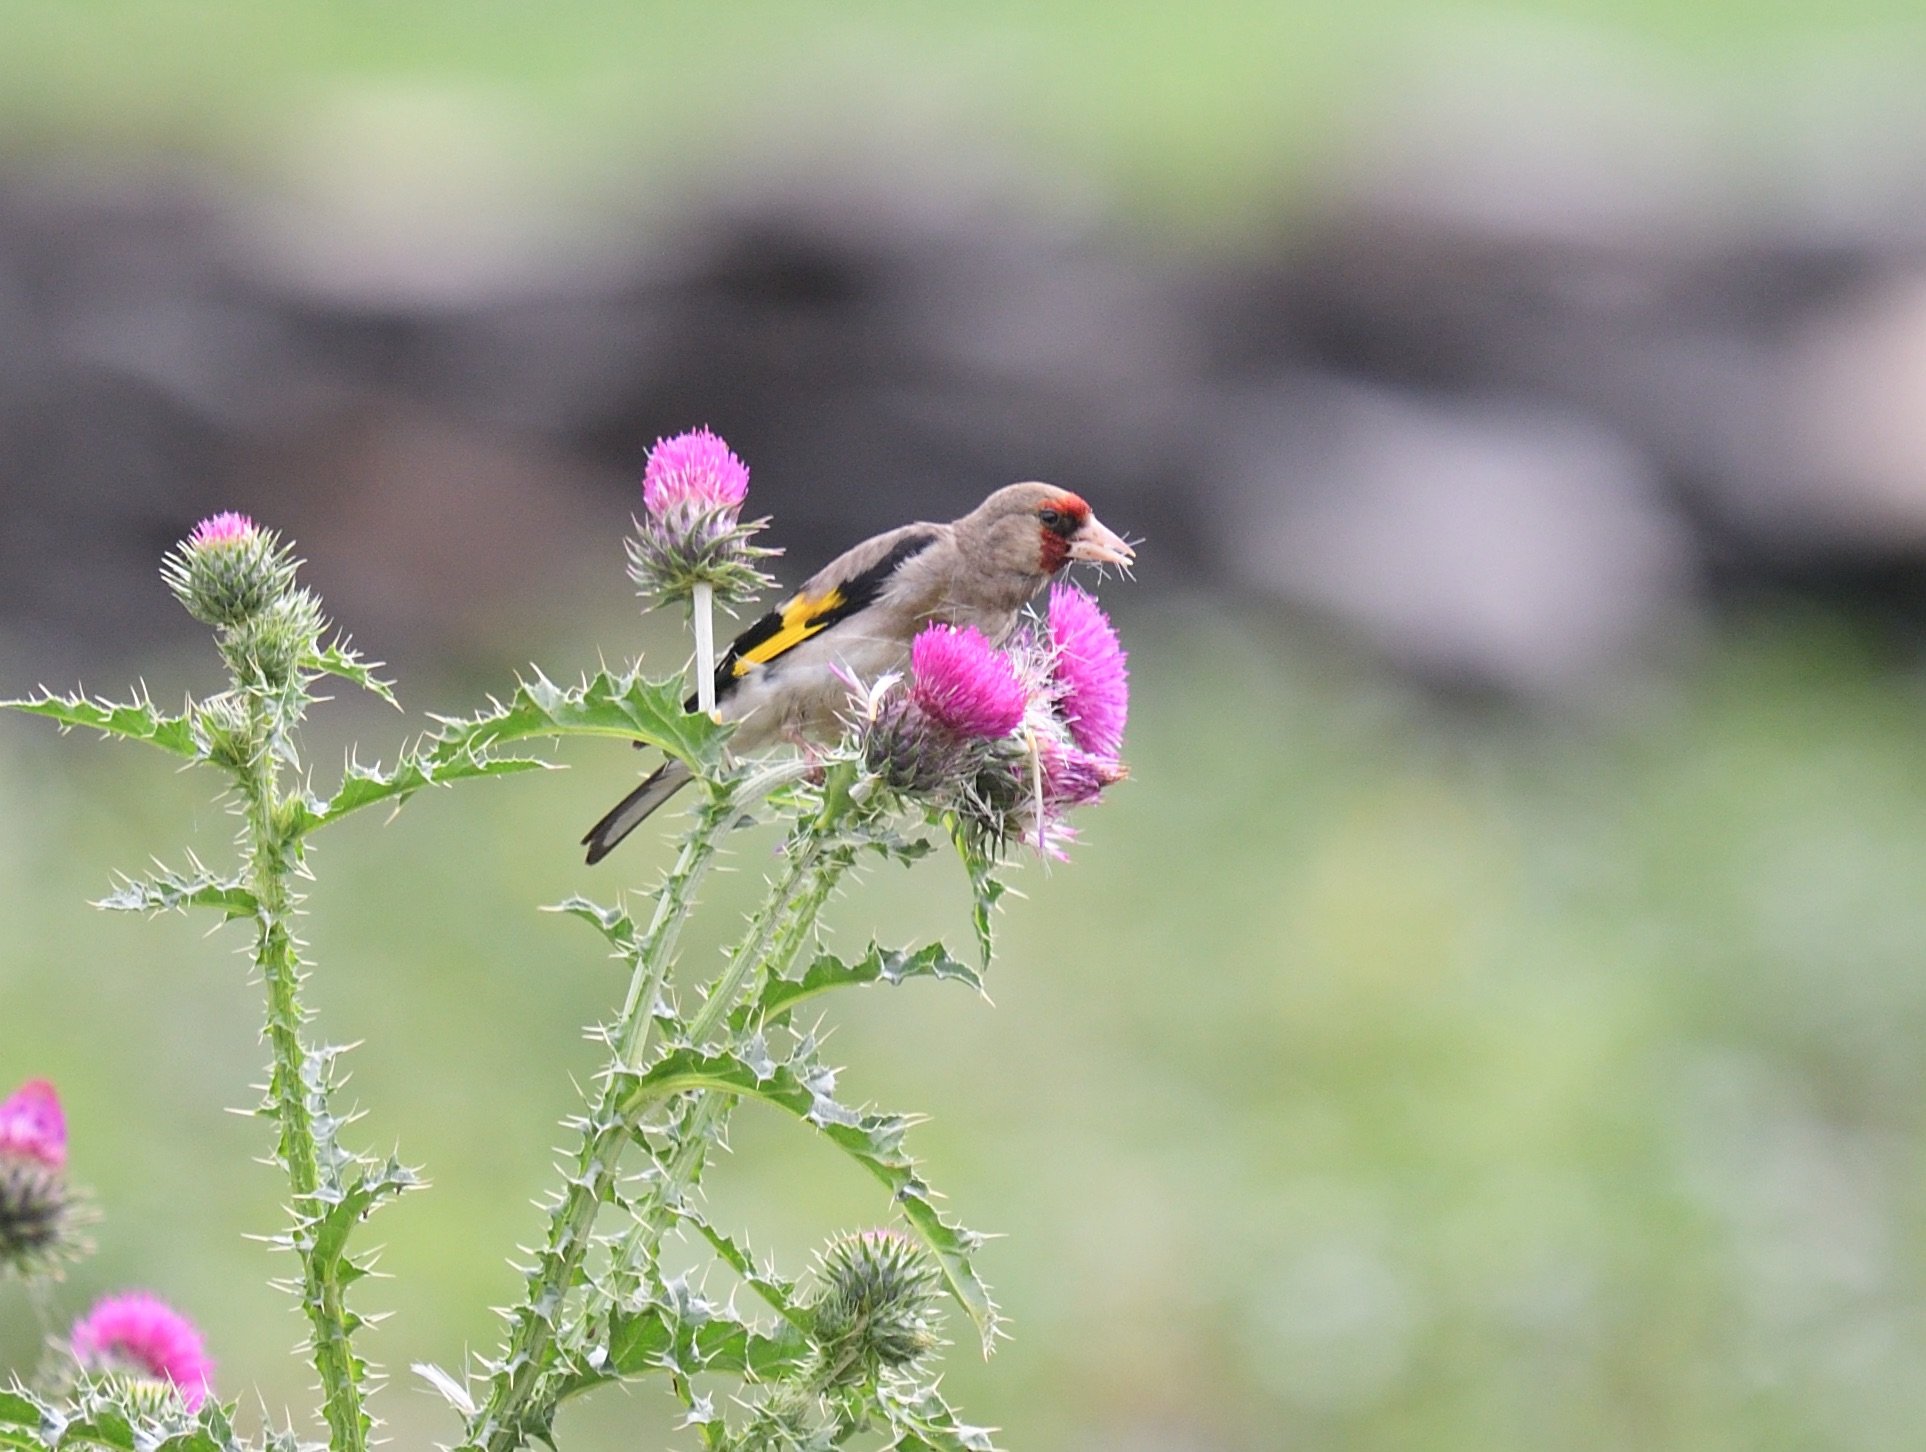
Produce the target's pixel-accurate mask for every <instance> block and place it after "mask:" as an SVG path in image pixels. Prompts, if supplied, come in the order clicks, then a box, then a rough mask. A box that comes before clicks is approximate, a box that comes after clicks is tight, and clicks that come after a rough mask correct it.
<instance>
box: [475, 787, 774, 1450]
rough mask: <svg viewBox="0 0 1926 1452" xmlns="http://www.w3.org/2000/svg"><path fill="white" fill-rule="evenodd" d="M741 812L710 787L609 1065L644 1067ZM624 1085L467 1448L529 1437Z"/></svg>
mask: <svg viewBox="0 0 1926 1452" xmlns="http://www.w3.org/2000/svg"><path fill="white" fill-rule="evenodd" d="M737 810H738V806H737V801H736V795H735V793H734V791H732V790H731V788H730V787H729V786H728V785H727V784H721V785H711V786H710V787H709V800H708V801H707V802H706V803H705V804H704V805H703V807H702V808H701V810H700V811H699V812H698V813H697V816H696V821H695V825H694V826H693V827H691V828H690V830H689V833H688V835H687V836H686V837H685V838H684V839H683V843H682V850H681V852H680V853H679V854H678V855H677V857H676V861H675V865H674V866H673V867H671V868H670V869H669V875H668V877H667V878H666V879H665V880H664V881H663V884H662V887H661V889H660V891H659V893H658V895H657V898H656V908H655V914H654V916H653V917H652V918H651V919H650V922H649V926H648V929H647V931H646V932H645V933H644V934H643V935H642V937H641V939H640V940H639V941H638V945H637V951H636V955H635V966H634V970H633V971H632V972H631V974H630V976H629V990H628V995H627V997H626V998H625V999H624V1000H623V1004H622V1012H621V1015H620V1017H619V1018H618V1019H617V1021H616V1023H615V1026H614V1030H613V1033H612V1036H611V1039H610V1043H611V1047H612V1049H613V1051H614V1062H613V1064H612V1065H611V1068H612V1069H618V1070H619V1069H629V1070H634V1069H639V1068H640V1067H641V1066H642V1063H643V1060H644V1058H645V1056H646V1055H647V1053H648V1049H649V1043H650V1037H651V1034H652V1032H653V1029H654V1024H655V1004H656V999H657V997H658V996H659V995H660V993H661V991H662V985H663V982H664V980H665V979H666V978H667V975H668V971H669V965H670V963H671V962H672V961H673V959H674V957H675V945H676V939H677V937H678V936H679V935H680V933H681V930H682V925H683V923H684V922H685V921H687V919H688V916H689V912H690V909H691V908H693V907H694V905H695V899H696V888H697V886H698V885H699V883H700V882H701V880H702V878H703V875H704V874H705V873H706V872H707V871H708V869H709V868H710V866H711V865H712V864H713V863H714V861H715V857H716V852H717V850H718V848H719V847H720V846H721V842H722V837H723V835H724V834H725V833H726V832H727V831H728V829H729V827H730V825H731V823H732V821H733V820H734V817H735V813H736V811H737ZM619 1084H620V1080H619V1079H618V1077H617V1076H616V1074H614V1073H610V1074H609V1075H608V1076H607V1077H605V1078H604V1080H603V1083H602V1087H601V1090H600V1091H599V1093H598V1094H597V1097H596V1101H595V1105H594V1107H593V1108H592V1110H591V1111H590V1114H589V1117H588V1121H587V1123H586V1124H585V1125H584V1127H583V1130H582V1143H581V1148H580V1149H579V1150H578V1151H577V1153H576V1157H575V1171H574V1173H573V1174H571V1175H570V1176H569V1179H568V1185H567V1188H566V1189H565V1190H564V1191H563V1192H562V1195H561V1198H560V1199H559V1201H558V1202H557V1203H556V1205H555V1206H554V1208H553V1210H552V1211H551V1213H550V1217H549V1234H548V1241H547V1244H546V1245H545V1246H544V1247H543V1249H542V1253H541V1256H540V1258H539V1259H538V1260H537V1261H536V1263H535V1265H534V1267H533V1268H532V1269H531V1270H530V1272H529V1276H528V1292H527V1294H526V1295H525V1296H524V1298H523V1300H522V1303H521V1305H520V1306H518V1307H517V1308H516V1310H515V1311H514V1313H513V1315H512V1317H511V1319H510V1322H509V1332H508V1340H507V1345H506V1347H505V1348H504V1351H503V1354H502V1356H501V1359H500V1361H499V1363H498V1370H497V1372H496V1375H495V1377H494V1379H493V1382H492V1383H491V1386H490V1390H489V1396H488V1400H487V1401H486V1402H485V1403H484V1404H483V1405H482V1407H481V1408H480V1409H479V1410H478V1411H477V1412H476V1413H475V1414H474V1416H473V1417H471V1418H470V1419H469V1424H468V1428H467V1435H466V1440H465V1441H464V1442H463V1444H462V1445H463V1447H464V1448H477V1447H485V1448H487V1449H489V1452H508V1449H511V1448H515V1447H519V1446H520V1445H522V1443H523V1442H524V1441H525V1440H526V1437H527V1433H526V1430H525V1429H524V1426H523V1423H524V1421H525V1419H526V1416H527V1413H528V1410H529V1407H530V1404H531V1401H532V1399H533V1394H534V1393H535V1391H536V1389H537V1387H538V1385H539V1383H540V1380H541V1374H542V1371H543V1370H544V1368H545V1367H546V1365H547V1352H548V1349H549V1347H550V1345H551V1343H552V1342H553V1341H554V1339H555V1336H556V1334H557V1330H558V1326H557V1322H558V1319H559V1318H560V1316H561V1315H562V1313H563V1301H564V1299H565V1298H566V1295H567V1292H568V1289H569V1287H570V1286H572V1285H573V1284H574V1283H575V1280H576V1277H577V1274H578V1273H579V1271H580V1270H581V1267H582V1263H583V1261H584V1260H586V1259H587V1257H588V1252H589V1249H590V1246H591V1244H592V1240H593V1237H592V1232H593V1229H594V1226H595V1217H596V1213H597V1212H598V1211H599V1210H600V1209H601V1207H602V1205H603V1204H604V1203H606V1201H607V1199H608V1196H609V1194H610V1192H611V1191H612V1189H613V1188H614V1185H615V1183H616V1181H617V1179H618V1178H619V1164H620V1160H621V1155H622V1149H623V1147H624V1145H625V1144H626V1142H627V1140H628V1138H629V1125H628V1122H627V1120H626V1118H625V1117H624V1115H623V1114H622V1112H621V1108H620V1105H619V1104H618V1103H617V1096H618V1093H619Z"/></svg>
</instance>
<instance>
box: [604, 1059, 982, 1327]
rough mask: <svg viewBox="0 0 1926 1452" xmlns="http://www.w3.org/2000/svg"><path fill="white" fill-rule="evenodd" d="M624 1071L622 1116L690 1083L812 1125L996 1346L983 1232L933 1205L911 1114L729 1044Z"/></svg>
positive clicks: (811, 1070) (816, 1070)
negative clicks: (900, 1219)
mask: <svg viewBox="0 0 1926 1452" xmlns="http://www.w3.org/2000/svg"><path fill="white" fill-rule="evenodd" d="M799 1067H800V1069H801V1071H802V1072H801V1073H798V1068H799ZM625 1077H626V1079H627V1085H626V1088H625V1090H624V1092H623V1094H622V1097H621V1101H620V1107H621V1112H622V1115H623V1117H624V1118H625V1119H628V1120H631V1121H633V1120H634V1119H635V1117H636V1116H637V1115H638V1114H639V1113H640V1112H641V1111H642V1110H643V1109H644V1108H646V1107H647V1106H648V1105H650V1104H652V1103H656V1102H659V1101H660V1100H663V1099H666V1098H669V1097H670V1096H672V1095H675V1094H680V1093H684V1092H687V1091H689V1090H692V1089H708V1090H714V1091H717V1092H720V1093H723V1094H734V1095H741V1096H743V1097H746V1098H753V1099H760V1100H762V1101H763V1102H764V1103H765V1104H773V1105H775V1106H776V1107H777V1108H778V1109H782V1110H784V1111H786V1112H788V1113H789V1114H792V1115H794V1116H795V1117H796V1118H798V1119H800V1120H802V1121H803V1122H804V1123H806V1124H808V1125H810V1126H812V1127H813V1128H814V1129H815V1130H816V1132H817V1133H818V1134H820V1135H822V1136H823V1137H824V1138H825V1139H827V1140H829V1141H830V1143H832V1144H834V1145H835V1146H836V1147H837V1148H838V1149H840V1150H842V1151H843V1152H844V1153H845V1154H847V1155H849V1156H850V1157H851V1158H852V1159H854V1160H855V1161H856V1162H857V1163H858V1164H860V1165H862V1166H863V1168H864V1169H866V1170H868V1171H869V1172H870V1174H871V1175H873V1176H875V1177H876V1179H878V1180H880V1181H881V1182H882V1183H883V1185H884V1187H885V1188H887V1189H888V1190H889V1192H890V1194H891V1196H892V1197H893V1199H894V1200H895V1202H896V1205H897V1208H898V1209H899V1210H901V1211H902V1213H903V1216H904V1218H905V1219H907V1220H908V1221H909V1222H910V1224H911V1226H912V1227H914V1228H915V1230H916V1232H917V1234H918V1235H920V1236H921V1237H922V1238H923V1242H924V1244H926V1245H927V1246H929V1248H930V1250H931V1252H932V1253H933V1254H934V1255H935V1256H936V1259H937V1262H938V1264H939V1265H940V1266H941V1267H942V1270H943V1279H944V1282H945V1283H946V1284H947V1286H948V1287H949V1290H950V1293H951V1294H952V1295H953V1296H955V1297H956V1300H957V1302H958V1304H960V1305H961V1306H962V1307H963V1309H964V1310H965V1311H966V1312H967V1313H968V1314H969V1317H970V1319H971V1320H972V1321H973V1322H975V1323H976V1328H977V1332H978V1334H979V1335H980V1336H981V1337H982V1340H983V1351H984V1354H985V1355H986V1356H987V1355H988V1354H989V1353H990V1352H991V1351H993V1350H994V1349H995V1343H996V1337H997V1334H998V1328H997V1314H996V1304H995V1302H993V1301H992V1300H991V1299H990V1293H989V1289H988V1287H986V1286H985V1285H984V1284H983V1281H982V1280H981V1278H980V1277H978V1275H977V1273H976V1269H975V1267H974V1266H973V1265H972V1264H971V1262H970V1256H971V1254H972V1253H973V1252H974V1251H975V1250H976V1249H977V1248H978V1247H979V1246H981V1245H982V1243H983V1237H982V1236H981V1235H979V1234H977V1233H976V1232H975V1231H972V1230H968V1229H966V1228H965V1227H963V1226H962V1225H959V1224H957V1223H956V1222H955V1221H954V1220H951V1219H950V1218H949V1217H948V1216H946V1215H944V1214H943V1213H942V1211H940V1210H938V1209H937V1207H936V1192H935V1191H934V1190H932V1189H931V1188H930V1186H929V1185H928V1184H927V1183H926V1182H925V1181H924V1180H923V1178H922V1177H921V1176H920V1175H918V1174H917V1173H916V1161H915V1160H913V1159H911V1158H910V1156H909V1155H908V1154H907V1153H906V1152H905V1151H904V1149H903V1138H904V1135H905V1134H906V1133H907V1131H908V1129H909V1127H910V1121H909V1120H907V1119H905V1118H904V1117H903V1116H901V1115H895V1114H870V1113H862V1112H859V1111H857V1110H854V1109H851V1108H849V1107H847V1106H846V1105H843V1104H839V1103H838V1102H836V1100H835V1098H834V1097H833V1095H832V1094H831V1093H830V1090H831V1088H832V1087H833V1078H834V1076H833V1075H831V1074H830V1073H829V1071H828V1070H827V1069H825V1068H823V1067H822V1066H821V1065H816V1064H809V1063H804V1064H801V1065H800V1066H798V1065H794V1064H773V1065H760V1064H758V1065H752V1064H750V1063H749V1062H748V1061H746V1060H745V1059H743V1058H741V1057H739V1056H738V1055H736V1054H733V1053H730V1052H727V1051H717V1052H708V1053H705V1052H703V1051H701V1050H698V1049H693V1048H688V1047H684V1048H679V1049H675V1050H672V1051H670V1052H669V1053H667V1054H665V1055H663V1056H662V1057H661V1058H660V1059H658V1060H656V1062H655V1063H654V1064H653V1065H651V1066H650V1067H649V1069H648V1070H647V1071H646V1072H644V1073H642V1074H637V1075H628V1076H625Z"/></svg>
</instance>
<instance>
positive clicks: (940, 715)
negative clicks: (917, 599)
mask: <svg viewBox="0 0 1926 1452" xmlns="http://www.w3.org/2000/svg"><path fill="white" fill-rule="evenodd" d="M910 674H911V678H912V680H911V685H910V699H912V700H913V701H915V703H916V704H917V706H918V707H919V708H920V709H921V710H922V711H923V713H924V714H925V715H927V716H929V717H930V718H931V719H932V720H934V721H936V722H937V723H938V724H940V725H941V726H942V727H943V728H944V729H945V730H947V731H950V732H952V733H954V734H955V735H957V736H960V737H966V738H971V739H975V740H979V741H995V740H997V739H999V738H1001V737H1004V736H1008V735H1009V734H1010V733H1011V732H1012V731H1014V730H1016V728H1017V726H1018V724H1019V723H1020V722H1021V721H1022V720H1023V710H1024V706H1025V705H1026V703H1027V700H1028V697H1027V695H1026V693H1025V691H1024V689H1023V682H1022V681H1020V680H1019V679H1018V678H1017V672H1016V667H1015V665H1014V664H1012V662H1011V660H1010V658H1009V657H1008V656H1007V655H1005V654H1003V653H1002V652H1001V651H999V650H997V649H996V648H995V647H994V646H992V645H991V644H990V642H989V641H988V640H987V639H986V638H985V637H984V635H983V632H982V631H980V630H978V629H977V628H976V627H975V626H974V625H966V626H964V627H962V628H961V629H958V628H957V627H956V626H954V625H930V626H926V627H924V629H923V630H922V632H921V633H920V634H918V635H917V637H916V639H915V640H914V641H913V642H911V644H910Z"/></svg>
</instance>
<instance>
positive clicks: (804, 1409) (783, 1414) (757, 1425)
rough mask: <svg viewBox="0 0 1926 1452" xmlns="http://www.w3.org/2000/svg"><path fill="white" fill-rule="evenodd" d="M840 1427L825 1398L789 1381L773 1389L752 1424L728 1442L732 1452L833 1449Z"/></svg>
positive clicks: (759, 1405) (824, 1451)
mask: <svg viewBox="0 0 1926 1452" xmlns="http://www.w3.org/2000/svg"><path fill="white" fill-rule="evenodd" d="M835 1436H836V1427H835V1424H834V1423H833V1422H826V1421H824V1420H823V1416H822V1405H821V1400H820V1399H819V1398H818V1397H817V1396H815V1395H814V1394H813V1393H811V1392H808V1391H805V1390H804V1389H803V1388H801V1387H798V1386H792V1385H788V1384H786V1383H782V1384H778V1385H776V1386H773V1387H771V1388H770V1389H769V1391H768V1393H767V1394H766V1395H765V1396H764V1397H763V1398H762V1400H761V1401H760V1402H758V1403H757V1404H756V1408H755V1416H754V1417H753V1418H751V1419H750V1422H749V1425H748V1426H746V1427H744V1428H743V1429H742V1431H741V1432H740V1433H739V1434H737V1435H736V1436H735V1437H733V1438H731V1439H730V1440H729V1442H728V1443H727V1446H728V1447H729V1449H730V1452H833V1449H834V1447H835V1445H836V1444H835Z"/></svg>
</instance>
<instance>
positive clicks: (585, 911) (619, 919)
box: [548, 897, 637, 959]
mask: <svg viewBox="0 0 1926 1452" xmlns="http://www.w3.org/2000/svg"><path fill="white" fill-rule="evenodd" d="M548 911H549V912H552V913H565V914H567V915H568V916H569V917H572V918H580V919H581V920H582V921H583V922H585V923H588V924H589V925H591V926H592V927H593V928H594V929H595V930H596V931H597V932H599V933H600V934H601V935H602V936H603V937H605V938H607V939H608V940H609V945H610V946H611V947H613V948H614V949H615V951H616V952H618V953H620V954H621V955H622V956H623V957H624V958H629V959H633V958H634V957H635V951H636V946H637V940H636V932H635V919H633V918H631V917H630V916H629V915H628V911H627V910H626V909H624V908H619V907H603V906H602V905H601V904H600V903H598V902H594V901H591V900H590V899H588V898H586V897H571V898H568V899H567V900H565V901H563V902H558V903H556V904H555V905H554V906H553V907H551V908H549V909H548Z"/></svg>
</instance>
